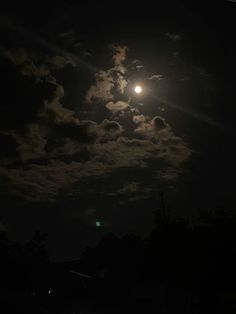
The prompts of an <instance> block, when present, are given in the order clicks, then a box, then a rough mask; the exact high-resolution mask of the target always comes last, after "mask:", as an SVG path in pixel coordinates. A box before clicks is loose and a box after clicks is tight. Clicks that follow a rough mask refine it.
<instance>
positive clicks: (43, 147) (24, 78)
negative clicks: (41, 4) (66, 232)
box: [0, 45, 192, 202]
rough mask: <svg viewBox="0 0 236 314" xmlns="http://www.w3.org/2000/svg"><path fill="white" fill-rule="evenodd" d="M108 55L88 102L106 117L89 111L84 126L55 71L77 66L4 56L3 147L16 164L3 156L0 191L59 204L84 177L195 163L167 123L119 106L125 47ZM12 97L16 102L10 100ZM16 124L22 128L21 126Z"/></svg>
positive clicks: (134, 188) (130, 189) (60, 59)
mask: <svg viewBox="0 0 236 314" xmlns="http://www.w3.org/2000/svg"><path fill="white" fill-rule="evenodd" d="M111 49H112V51H113V56H112V60H113V62H114V64H113V67H112V68H110V69H108V70H106V71H99V72H98V73H96V74H95V83H94V84H93V85H92V86H91V87H90V88H89V90H88V91H87V94H86V100H87V102H88V103H92V102H96V101H99V102H101V105H102V106H103V107H104V109H105V107H106V108H107V109H108V110H104V112H103V113H102V114H101V115H100V114H99V116H97V115H95V114H94V113H96V112H94V111H92V110H91V111H89V110H88V111H87V113H86V120H85V119H84V117H85V115H82V114H81V111H80V110H79V109H78V108H79V106H78V104H76V108H77V109H76V111H74V110H72V107H69V108H68V107H67V106H66V97H65V91H64V86H63V85H61V84H59V83H58V81H57V79H56V77H55V76H54V75H53V74H52V73H54V72H51V71H52V70H53V69H63V67H65V66H66V65H67V64H68V63H69V64H71V65H72V66H74V65H75V64H74V63H73V62H72V63H71V61H69V59H67V57H66V56H53V57H48V56H47V57H45V59H44V61H40V62H39V60H38V59H37V58H33V57H32V56H31V55H30V54H28V53H26V52H25V50H19V51H17V52H15V53H14V51H13V52H11V53H9V52H8V55H5V59H7V62H8V63H9V64H10V65H11V67H9V64H8V65H7V67H6V68H7V69H8V74H9V75H8V77H6V80H5V81H6V82H7V84H8V89H7V92H6V93H5V94H6V99H7V100H8V101H6V102H5V103H6V104H7V105H8V104H10V106H9V107H6V108H5V107H4V108H3V109H0V110H1V113H2V114H1V117H0V118H1V122H2V128H1V130H0V131H1V135H2V137H0V140H1V141H2V143H3V145H4V147H6V148H8V150H6V153H8V154H9V156H11V157H9V156H6V158H5V159H6V160H8V163H6V161H5V159H4V158H3V157H2V158H1V166H0V178H1V179H0V185H1V187H3V188H2V191H4V193H5V192H6V193H8V194H9V195H11V196H17V197H19V198H21V199H24V200H27V201H31V202H44V201H45V202H46V201H55V200H56V199H57V197H58V195H61V194H62V193H63V194H64V195H67V193H69V192H68V191H69V190H70V189H71V187H72V186H73V184H76V183H77V182H79V181H80V180H82V179H83V178H90V177H91V178H95V177H97V176H101V175H106V174H110V173H112V172H114V171H116V170H117V169H124V168H127V169H128V168H133V167H136V171H137V172H138V171H139V169H142V168H144V167H145V168H146V167H149V166H150V161H153V160H154V161H155V162H157V163H158V162H160V165H163V164H164V167H169V168H172V169H179V167H180V166H181V164H182V162H184V161H185V160H187V159H188V158H189V157H190V155H191V153H192V152H191V150H190V149H189V148H188V147H187V145H186V143H185V142H184V141H183V139H181V138H180V137H177V136H176V135H175V134H174V132H173V131H172V129H171V127H170V125H169V124H168V123H167V122H166V121H165V119H164V118H163V117H160V116H156V117H148V116H146V115H143V114H137V112H138V111H137V110H136V111H135V110H133V111H131V110H127V109H128V108H129V104H128V103H127V102H125V101H123V100H117V99H124V98H123V97H122V96H121V95H120V94H123V93H125V88H126V86H127V83H128V81H127V79H126V77H125V73H126V68H125V61H126V58H127V48H126V47H123V46H118V45H113V46H112V47H111ZM44 69H45V72H44ZM71 69H72V68H71ZM55 72H57V71H55ZM15 77H16V78H15ZM8 78H9V80H8ZM14 80H15V81H14ZM12 82H14V85H12ZM12 90H15V91H16V95H13V96H12V95H11V91H12ZM29 91H30V92H29ZM4 92H5V91H3V93H4ZM11 97H12V98H11ZM18 104H20V106H18ZM3 105H4V103H3ZM8 108H9V109H8ZM12 108H14V115H13V110H12ZM121 114H123V118H124V119H123V120H122V117H121ZM15 116H16V117H17V119H16V118H15V119H16V120H15V121H14V117H15ZM81 116H82V117H81ZM112 116H113V117H115V119H116V121H113V120H112V118H111V117H112ZM94 117H95V118H94ZM94 119H95V120H96V121H93V120H94ZM132 119H133V123H132ZM4 121H6V122H7V123H6V122H4ZM19 121H20V125H21V128H19V127H18V126H17V123H19ZM122 121H123V122H122ZM130 122H131V123H130ZM4 123H5V124H4ZM9 123H10V125H9ZM121 124H122V125H121ZM4 132H5V133H4ZM163 161H164V162H163ZM9 162H10V163H9ZM161 167H162V166H161ZM164 169H165V168H164ZM164 169H163V171H164ZM166 171H167V170H166ZM172 172H173V173H174V170H173V171H172ZM168 173H170V171H169V172H168ZM176 173H178V172H177V170H176ZM165 176H167V174H166V175H165ZM163 177H164V172H163ZM169 177H170V178H171V176H170V175H169ZM172 178H173V179H174V175H172ZM135 184H136V185H135ZM141 189H142V187H141V184H138V183H135V182H130V185H128V184H127V185H126V186H124V187H122V188H121V189H120V191H119V193H124V194H125V193H126V191H127V193H140V192H141V191H143V192H144V191H145V189H143V190H141Z"/></svg>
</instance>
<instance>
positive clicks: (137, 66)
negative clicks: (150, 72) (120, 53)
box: [136, 65, 144, 71]
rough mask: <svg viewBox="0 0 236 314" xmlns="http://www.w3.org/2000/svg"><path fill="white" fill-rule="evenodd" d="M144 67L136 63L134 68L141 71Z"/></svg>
mask: <svg viewBox="0 0 236 314" xmlns="http://www.w3.org/2000/svg"><path fill="white" fill-rule="evenodd" d="M143 69H144V66H143V65H136V70H137V71H141V70H143Z"/></svg>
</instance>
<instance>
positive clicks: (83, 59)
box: [0, 0, 236, 260]
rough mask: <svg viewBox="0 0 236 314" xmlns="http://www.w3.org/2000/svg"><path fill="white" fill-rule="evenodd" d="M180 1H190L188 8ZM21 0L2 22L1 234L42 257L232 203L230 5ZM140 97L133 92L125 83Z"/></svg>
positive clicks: (234, 110)
mask: <svg viewBox="0 0 236 314" xmlns="http://www.w3.org/2000/svg"><path fill="white" fill-rule="evenodd" d="M190 2H191V4H190ZM233 2H234V1H219V2H217V4H214V5H213V4H211V5H209V4H207V3H206V1H204V2H201V1H196V2H195V3H194V2H193V3H192V1H178V2H177V3H173V2H170V1H157V3H156V4H155V6H154V4H153V5H151V4H148V3H143V4H139V3H138V2H137V3H136V5H131V4H130V5H128V4H127V3H125V2H112V3H110V5H105V4H104V5H99V4H96V5H95V4H93V3H92V2H89V1H88V2H87V3H86V4H81V3H80V2H79V1H72V0H71V1H50V3H47V4H46V3H45V4H42V1H41V2H40V1H32V2H31V3H29V4H26V3H24V2H20V3H19V4H17V5H15V4H13V2H12V3H11V1H8V2H7V4H6V5H5V6H3V5H2V8H1V17H0V38H1V44H0V67H1V68H0V76H1V103H0V147H1V155H0V186H1V189H0V198H1V202H0V204H1V211H0V228H1V229H2V230H6V232H7V234H8V235H9V237H10V238H12V239H17V240H19V241H22V242H24V241H27V240H28V239H29V238H30V237H31V236H32V234H33V232H34V230H35V229H39V230H41V231H42V232H46V233H47V234H48V246H49V251H50V256H51V258H52V259H53V260H69V259H74V258H77V257H78V256H79V255H80V254H81V251H82V249H83V248H84V247H85V246H86V245H95V244H97V243H98V241H99V240H100V239H101V238H102V236H104V235H105V234H107V233H109V232H113V233H115V234H116V235H124V234H127V233H134V234H139V235H141V236H146V235H148V234H149V233H150V231H151V230H152V228H153V224H154V222H153V210H155V209H156V207H157V206H158V201H159V195H160V193H164V195H165V199H166V202H167V204H168V206H169V207H170V208H171V210H172V215H174V216H176V217H188V218H189V220H190V222H191V223H195V222H196V219H195V217H196V215H197V212H198V210H199V209H201V210H216V209H219V208H221V207H222V208H227V209H235V201H236V193H235V175H236V166H235V162H236V141H235V138H236V126H235V115H236V96H235V71H236V67H235V65H236V61H235V56H236V49H235V38H236V36H235V30H236V25H235V24H236V4H235V3H233ZM137 85H139V86H141V87H142V92H141V93H140V94H136V93H135V91H134V88H135V86H137Z"/></svg>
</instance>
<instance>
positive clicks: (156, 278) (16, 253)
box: [0, 196, 236, 313]
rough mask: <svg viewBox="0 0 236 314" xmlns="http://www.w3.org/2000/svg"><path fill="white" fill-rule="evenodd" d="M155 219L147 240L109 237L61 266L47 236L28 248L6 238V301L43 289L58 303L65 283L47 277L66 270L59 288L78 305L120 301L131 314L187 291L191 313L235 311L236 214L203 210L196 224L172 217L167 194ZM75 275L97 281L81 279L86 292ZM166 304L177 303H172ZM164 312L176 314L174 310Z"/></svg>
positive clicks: (2, 244) (1, 244)
mask: <svg viewBox="0 0 236 314" xmlns="http://www.w3.org/2000/svg"><path fill="white" fill-rule="evenodd" d="M154 219H155V223H156V225H155V228H154V230H152V232H151V233H150V235H149V236H148V237H147V238H145V239H142V238H140V237H139V236H136V235H133V234H130V235H126V236H123V237H117V236H116V235H114V234H108V235H107V236H105V237H104V238H103V239H102V240H101V241H100V243H99V244H98V245H97V246H96V247H93V248H92V247H87V248H86V249H85V250H84V252H83V253H82V255H81V258H80V259H79V260H78V261H73V262H67V263H60V265H58V264H56V263H51V262H50V261H49V258H48V252H47V249H46V235H45V234H41V233H40V232H39V231H36V232H35V234H34V236H33V238H32V239H31V240H30V241H29V242H28V243H26V244H24V245H22V244H21V245H20V244H17V243H13V242H10V241H9V240H8V239H7V236H6V233H5V232H1V234H0V258H1V259H0V261H1V264H0V276H1V281H0V289H1V295H4V294H8V295H12V294H19V293H20V294H24V293H25V294H28V295H30V297H32V295H33V294H35V293H38V291H39V290H40V289H41V288H42V287H43V288H45V289H46V291H47V292H48V291H49V290H48V289H49V288H50V289H51V288H52V291H53V294H54V295H55V298H56V296H57V290H58V291H59V288H58V287H59V283H58V281H56V280H54V281H53V280H52V281H51V282H50V285H54V286H52V287H49V283H48V281H47V280H45V274H46V277H47V276H48V274H49V272H51V271H52V270H53V269H54V270H55V269H57V274H58V272H60V271H62V269H63V271H64V273H63V274H64V275H63V276H61V278H62V279H61V280H60V286H63V285H64V287H65V291H66V290H67V291H69V290H68V289H69V288H70V286H71V287H72V289H70V291H72V290H74V294H73V295H74V297H78V300H81V299H79V298H80V296H81V295H82V294H83V296H87V298H90V299H91V300H96V302H95V303H94V304H93V305H94V308H93V310H94V311H95V310H96V306H98V304H99V302H100V303H101V304H103V305H104V304H110V305H111V306H112V304H113V301H114V300H115V299H117V298H118V300H119V303H120V304H123V305H124V304H125V307H126V310H127V312H128V311H132V309H133V307H135V306H136V308H135V311H137V312H142V311H143V312H146V313H147V312H150V313H154V312H151V310H150V308H148V305H147V303H143V304H144V305H142V306H143V307H144V308H143V307H142V306H141V305H140V304H141V303H139V301H140V300H145V298H146V299H148V297H146V296H145V295H146V294H147V295H150V294H153V293H154V292H153V291H154V290H155V289H156V291H164V290H165V291H185V293H186V294H188V295H189V298H190V303H191V307H190V310H188V311H189V313H190V312H191V313H207V312H209V311H211V312H214V313H223V312H224V313H234V312H235V305H236V302H235V301H236V285H235V282H236V254H235V253H236V245H235V240H236V213H235V212H234V211H233V210H225V209H220V210H214V211H211V212H210V211H199V214H198V219H197V221H196V222H195V224H194V225H191V224H189V222H188V220H187V219H177V218H174V217H173V215H172V214H171V212H170V210H169V209H168V207H167V206H166V204H165V201H164V197H163V196H161V197H160V202H159V205H158V208H157V209H156V210H155V211H154ZM75 241H76V239H75ZM49 265H50V267H49ZM49 269H50V271H49ZM65 270H68V278H69V279H68V278H67V273H66V272H65ZM71 270H73V271H75V272H82V273H84V274H87V275H90V276H91V278H92V280H88V282H86V280H83V287H86V289H85V292H83V293H82V290H81V289H78V287H80V288H81V285H80V284H78V285H77V281H80V282H81V278H80V277H79V276H77V277H76V279H74V278H73V280H72V279H70V276H71V273H70V275H69V271H71ZM56 277H58V276H57V275H54V279H55V278H56ZM85 282H86V284H84V283H85ZM153 287H154V288H153ZM77 289H78V290H77ZM158 289H159V290H158ZM160 289H162V290H160ZM137 291H139V292H137ZM150 291H151V292H150ZM71 293H72V292H71ZM161 293H162V292H160V294H161ZM174 293H176V295H178V293H177V292H174ZM157 294H158V292H157ZM65 296H66V293H65ZM62 297H63V290H61V294H60V298H62ZM67 297H68V295H67ZM176 298H179V297H178V296H177V297H176ZM131 299H132V302H131ZM154 299H155V297H154ZM74 300H75V299H74ZM86 300H88V299H86ZM166 300H167V301H166V302H167V303H168V302H169V303H173V302H172V301H171V300H172V299H169V301H168V298H167V299H166ZM57 301H58V300H57ZM109 302H110V303H109ZM113 305H114V304H113ZM188 311H187V310H183V311H182V313H185V312H188ZM122 312H125V311H124V310H123V311H122ZM162 312H166V313H167V312H168V313H175V311H174V310H168V306H167V307H164V310H163V309H162ZM42 313H43V312H42ZM157 313H158V312H157Z"/></svg>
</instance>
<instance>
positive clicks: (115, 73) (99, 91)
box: [85, 45, 128, 103]
mask: <svg viewBox="0 0 236 314" xmlns="http://www.w3.org/2000/svg"><path fill="white" fill-rule="evenodd" d="M109 47H110V49H112V51H113V56H112V59H113V62H114V67H112V68H110V69H108V70H106V71H104V70H101V71H99V72H98V73H96V74H95V84H94V85H92V86H90V88H89V89H88V91H87V93H86V96H85V100H86V101H87V102H88V103H92V102H93V101H96V100H102V101H108V100H113V99H114V95H113V93H112V90H113V89H116V90H117V91H118V92H119V93H121V94H124V91H125V88H126V86H127V85H128V81H127V80H126V79H125V77H124V75H125V72H126V67H125V66H124V61H125V59H126V53H127V47H125V46H119V45H110V46H109Z"/></svg>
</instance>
